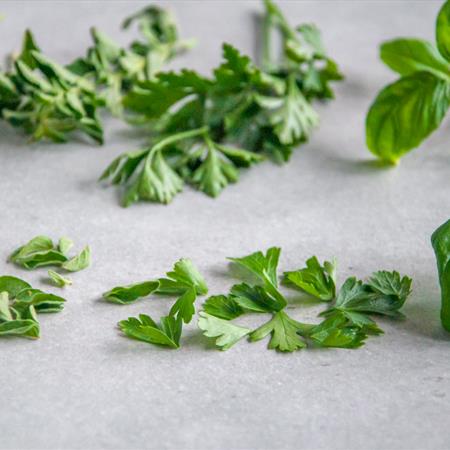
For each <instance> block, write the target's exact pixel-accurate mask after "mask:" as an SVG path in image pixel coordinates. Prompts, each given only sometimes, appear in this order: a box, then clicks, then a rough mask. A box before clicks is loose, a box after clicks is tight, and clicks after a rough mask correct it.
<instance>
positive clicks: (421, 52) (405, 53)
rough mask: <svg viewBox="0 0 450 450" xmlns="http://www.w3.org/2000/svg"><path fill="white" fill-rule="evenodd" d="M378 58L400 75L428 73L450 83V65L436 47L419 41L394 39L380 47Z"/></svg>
mask: <svg viewBox="0 0 450 450" xmlns="http://www.w3.org/2000/svg"><path fill="white" fill-rule="evenodd" d="M380 57H381V59H382V60H383V61H384V62H385V64H387V65H388V66H389V67H390V68H391V69H392V70H395V71H396V72H398V73H399V74H400V75H406V76H407V75H412V74H413V73H415V72H421V71H424V72H429V73H431V74H433V75H435V76H436V77H439V78H442V79H444V80H445V81H450V64H449V62H448V61H446V60H445V59H444V58H443V57H442V56H441V55H440V54H439V52H438V51H437V49H436V47H434V46H433V45H432V44H430V43H429V42H427V41H424V40H421V39H394V40H393V41H388V42H384V43H383V44H382V45H381V47H380Z"/></svg>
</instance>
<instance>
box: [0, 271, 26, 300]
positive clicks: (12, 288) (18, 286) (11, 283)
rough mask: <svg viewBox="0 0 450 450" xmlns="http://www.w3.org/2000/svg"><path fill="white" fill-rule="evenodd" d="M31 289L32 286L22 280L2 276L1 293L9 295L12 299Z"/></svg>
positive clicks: (0, 279) (0, 278)
mask: <svg viewBox="0 0 450 450" xmlns="http://www.w3.org/2000/svg"><path fill="white" fill-rule="evenodd" d="M29 288H31V285H30V284H29V283H27V282H26V281H24V280H21V279H20V278H16V277H12V276H10V275H3V276H0V292H6V293H8V295H9V297H10V298H11V299H15V298H16V297H17V294H18V293H19V292H21V291H23V290H24V289H29Z"/></svg>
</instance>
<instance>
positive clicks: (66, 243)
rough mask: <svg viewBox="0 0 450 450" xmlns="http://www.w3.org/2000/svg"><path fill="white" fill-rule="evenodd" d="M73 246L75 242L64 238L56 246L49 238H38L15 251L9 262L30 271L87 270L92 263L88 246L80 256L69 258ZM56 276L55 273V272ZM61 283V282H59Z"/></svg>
mask: <svg viewBox="0 0 450 450" xmlns="http://www.w3.org/2000/svg"><path fill="white" fill-rule="evenodd" d="M72 246H73V242H72V241H71V240H70V239H69V238H67V237H62V238H61V239H60V240H59V242H58V243H57V244H55V243H53V241H52V239H51V238H49V237H48V236H36V237H34V238H33V239H31V240H30V241H29V242H27V243H26V244H24V245H22V246H20V247H19V248H17V249H16V250H14V252H13V253H12V254H11V255H10V257H9V260H10V261H11V262H13V263H15V264H17V265H18V266H22V267H24V268H25V269H28V270H32V269H36V268H38V267H44V266H55V267H61V268H62V269H64V270H67V271H69V272H77V271H79V270H83V269H86V268H87V267H88V266H89V265H90V262H91V252H90V249H89V247H88V246H86V247H85V248H84V249H83V250H82V251H81V252H80V253H79V254H78V255H76V256H74V257H72V258H69V256H68V255H67V252H68V251H69V250H70V249H71V248H72ZM54 274H55V272H53V275H54ZM49 275H50V274H49ZM53 278H54V277H52V279H53ZM54 281H55V279H54ZM61 281H62V280H59V282H61Z"/></svg>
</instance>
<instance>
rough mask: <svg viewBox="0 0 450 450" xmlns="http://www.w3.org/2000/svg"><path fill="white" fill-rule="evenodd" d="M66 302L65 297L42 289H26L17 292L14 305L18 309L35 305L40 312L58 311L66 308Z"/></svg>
mask: <svg viewBox="0 0 450 450" xmlns="http://www.w3.org/2000/svg"><path fill="white" fill-rule="evenodd" d="M65 302H66V300H65V299H64V298H62V297H59V296H58V295H54V294H49V293H47V292H43V291H41V290H40V289H24V290H23V291H21V292H19V293H18V294H17V297H16V301H15V302H14V304H13V307H14V308H16V309H17V308H22V307H24V306H25V307H29V306H33V307H34V309H35V310H36V312H38V313H56V312H60V311H62V310H63V309H64V304H65Z"/></svg>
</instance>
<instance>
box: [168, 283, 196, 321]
mask: <svg viewBox="0 0 450 450" xmlns="http://www.w3.org/2000/svg"><path fill="white" fill-rule="evenodd" d="M196 299H197V292H196V290H195V288H194V287H192V288H189V289H187V290H186V291H185V292H184V293H183V294H181V296H180V297H179V298H178V300H177V301H176V302H175V303H174V304H173V306H172V308H171V309H170V315H171V316H174V317H175V316H176V317H177V318H181V319H182V320H183V322H184V323H189V322H190V321H191V320H192V317H193V315H194V314H195V307H194V303H195V300H196Z"/></svg>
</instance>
